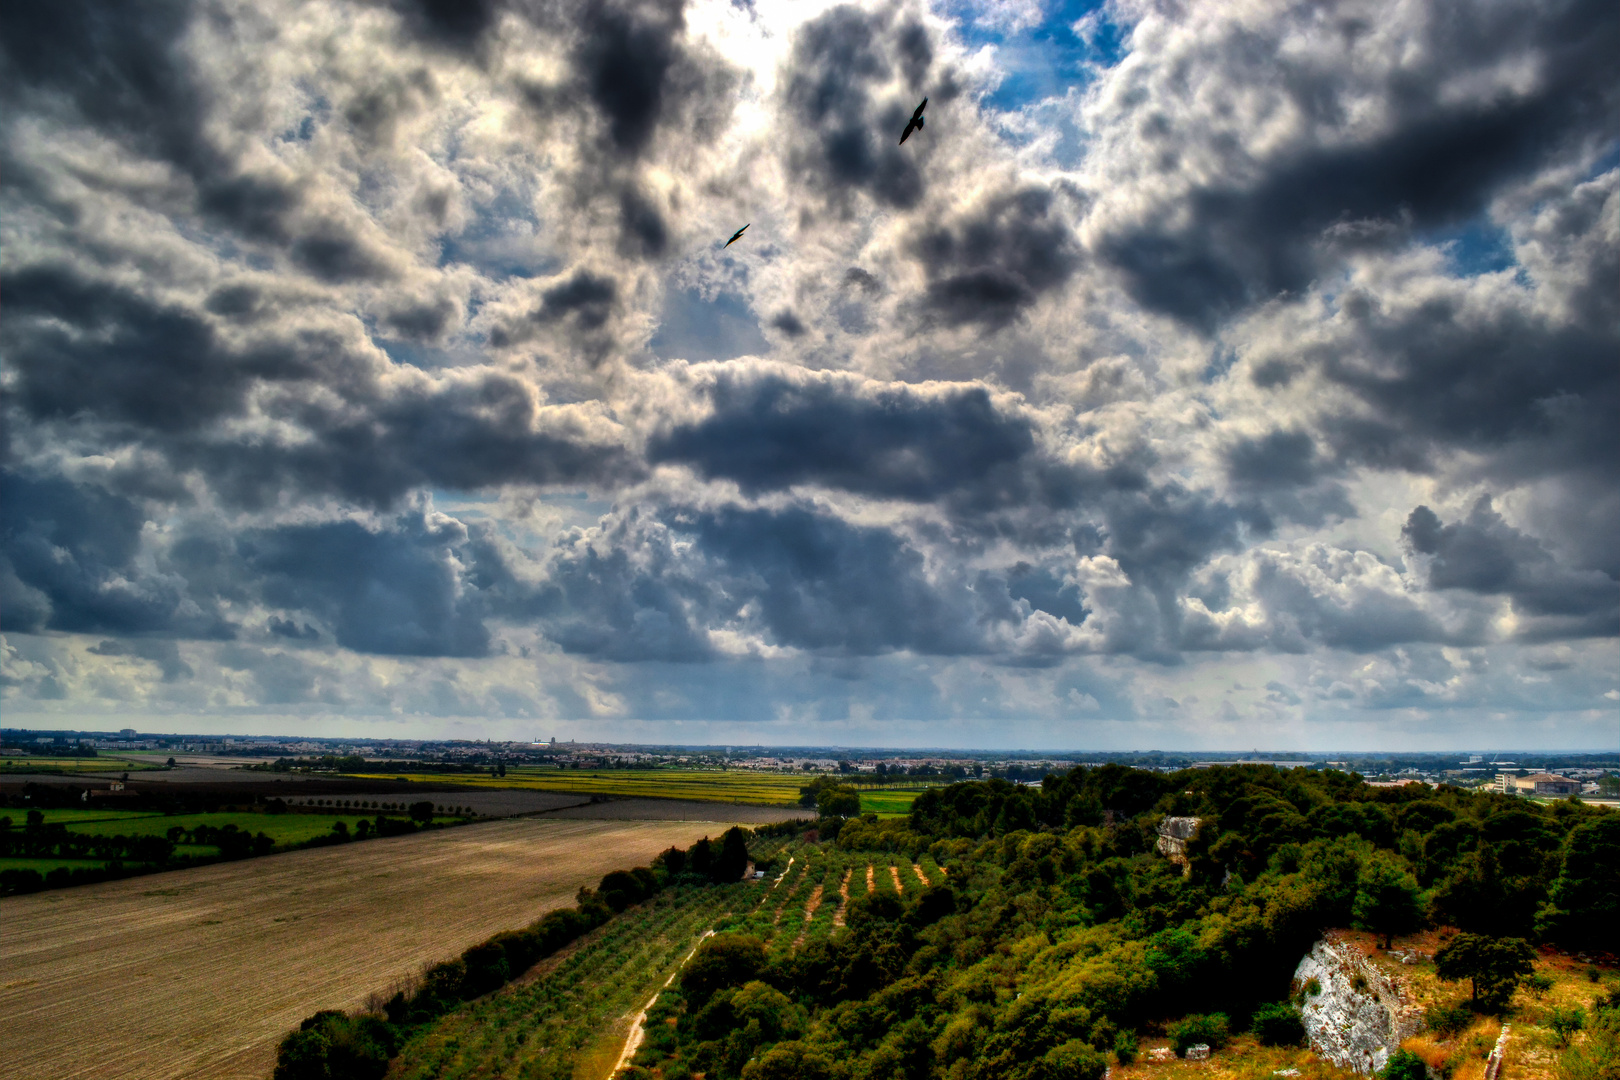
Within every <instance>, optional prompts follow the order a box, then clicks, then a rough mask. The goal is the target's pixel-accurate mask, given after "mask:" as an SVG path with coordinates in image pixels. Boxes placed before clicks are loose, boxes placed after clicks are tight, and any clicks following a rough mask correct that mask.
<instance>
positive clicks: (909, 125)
mask: <svg viewBox="0 0 1620 1080" xmlns="http://www.w3.org/2000/svg"><path fill="white" fill-rule="evenodd" d="M926 108H928V99H927V98H923V99H922V104H921V105H919V106H917V111H916V112H914V113H912V114H911V119H910V120H908V121H906V130H904V131H902V132H901V133H900V141H901V142H902V143H904V142H905V141H906V140H907V139H909V138H911V133H912V132H913V131H921V130H922V126H923V114H922V111H923V110H924V109H926Z"/></svg>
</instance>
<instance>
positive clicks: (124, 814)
mask: <svg viewBox="0 0 1620 1080" xmlns="http://www.w3.org/2000/svg"><path fill="white" fill-rule="evenodd" d="M40 813H41V814H44V815H45V824H47V825H67V826H69V827H70V828H76V827H77V826H79V825H82V824H84V823H86V822H90V821H134V820H135V819H136V818H149V817H162V816H163V812H162V811H161V810H100V809H96V810H89V809H86V810H79V809H52V810H41V811H40ZM0 817H9V818H10V819H11V824H12V827H13V828H21V827H22V824H23V822H24V821H26V820H27V818H28V811H27V810H21V809H18V810H0Z"/></svg>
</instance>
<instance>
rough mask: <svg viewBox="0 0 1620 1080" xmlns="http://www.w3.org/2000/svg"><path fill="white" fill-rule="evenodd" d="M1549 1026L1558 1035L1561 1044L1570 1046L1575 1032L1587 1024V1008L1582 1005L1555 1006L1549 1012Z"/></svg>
mask: <svg viewBox="0 0 1620 1080" xmlns="http://www.w3.org/2000/svg"><path fill="white" fill-rule="evenodd" d="M1547 1026H1548V1027H1549V1028H1551V1029H1552V1032H1553V1034H1554V1035H1556V1036H1557V1037H1558V1045H1559V1046H1568V1045H1569V1040H1570V1039H1572V1038H1574V1036H1575V1033H1576V1032H1577V1031H1579V1030H1581V1029H1582V1028H1584V1027H1585V1026H1586V1010H1585V1009H1582V1008H1581V1007H1580V1006H1578V1005H1577V1006H1575V1007H1573V1008H1569V1009H1560V1008H1553V1009H1550V1010H1548V1012H1547Z"/></svg>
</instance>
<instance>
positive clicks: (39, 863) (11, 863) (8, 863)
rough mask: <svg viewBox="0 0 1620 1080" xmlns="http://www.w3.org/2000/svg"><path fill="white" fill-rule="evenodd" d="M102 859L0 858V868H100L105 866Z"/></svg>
mask: <svg viewBox="0 0 1620 1080" xmlns="http://www.w3.org/2000/svg"><path fill="white" fill-rule="evenodd" d="M106 865H107V863H106V860H104V859H13V858H0V870H37V871H38V872H39V873H41V874H48V873H50V872H51V871H52V870H56V869H58V868H61V867H66V868H67V869H69V870H83V869H85V868H87V867H88V868H93V869H100V868H101V867H103V866H106Z"/></svg>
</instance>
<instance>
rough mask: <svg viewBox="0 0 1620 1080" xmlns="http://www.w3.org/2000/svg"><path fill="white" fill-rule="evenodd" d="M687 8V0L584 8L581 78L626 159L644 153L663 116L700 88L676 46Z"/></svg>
mask: <svg viewBox="0 0 1620 1080" xmlns="http://www.w3.org/2000/svg"><path fill="white" fill-rule="evenodd" d="M685 7H686V5H685V3H684V2H683V0H642V2H640V3H623V2H621V3H589V4H587V5H586V6H585V14H584V18H583V20H582V26H581V29H582V31H583V34H584V45H583V48H582V49H581V50H580V54H579V61H578V62H579V67H580V73H581V75H582V76H583V78H584V82H585V88H586V92H587V93H588V94H589V95H590V99H591V102H592V104H594V105H595V106H596V108H597V110H598V111H599V112H600V113H601V115H602V118H603V119H604V120H605V121H606V122H607V130H608V137H609V139H610V141H611V142H612V145H613V147H614V149H616V150H617V151H619V152H620V153H622V154H630V155H634V154H639V153H641V151H643V150H644V149H646V147H647V144H648V142H650V141H651V139H652V136H653V132H654V130H655V129H656V128H657V126H658V122H659V120H660V119H661V118H662V116H663V115H664V113H665V112H666V111H667V110H669V109H671V108H672V107H679V105H680V104H681V100H680V99H681V98H683V97H685V96H686V95H689V94H691V93H694V92H696V91H697V90H698V89H699V88H700V87H701V86H702V75H701V72H699V71H696V70H693V69H692V67H691V66H689V65H690V64H691V62H690V60H688V59H687V58H686V57H685V56H684V54H683V53H682V52H681V49H680V46H679V44H678V39H679V38H680V37H681V36H682V35H683V34H684V32H685V30H686V20H685V14H684V11H685ZM671 99H673V100H671Z"/></svg>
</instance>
